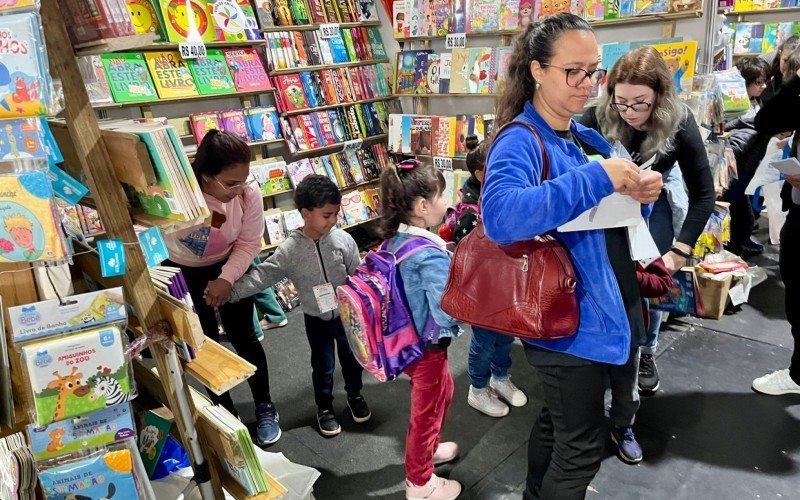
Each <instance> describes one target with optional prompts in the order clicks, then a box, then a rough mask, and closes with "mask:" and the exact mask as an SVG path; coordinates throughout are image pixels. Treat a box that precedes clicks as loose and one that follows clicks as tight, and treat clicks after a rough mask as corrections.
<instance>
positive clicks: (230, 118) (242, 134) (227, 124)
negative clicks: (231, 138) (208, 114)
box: [219, 109, 250, 142]
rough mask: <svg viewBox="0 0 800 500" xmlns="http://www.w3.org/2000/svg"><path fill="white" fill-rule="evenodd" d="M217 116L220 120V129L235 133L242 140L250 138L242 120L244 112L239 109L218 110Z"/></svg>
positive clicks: (245, 140)
mask: <svg viewBox="0 0 800 500" xmlns="http://www.w3.org/2000/svg"><path fill="white" fill-rule="evenodd" d="M219 118H220V120H222V129H223V130H224V131H225V132H228V133H230V134H233V135H235V136H236V137H238V138H239V139H241V140H243V141H244V142H248V141H249V140H250V137H248V135H247V124H246V123H245V121H244V112H243V111H242V110H241V109H230V110H228V111H220V113H219Z"/></svg>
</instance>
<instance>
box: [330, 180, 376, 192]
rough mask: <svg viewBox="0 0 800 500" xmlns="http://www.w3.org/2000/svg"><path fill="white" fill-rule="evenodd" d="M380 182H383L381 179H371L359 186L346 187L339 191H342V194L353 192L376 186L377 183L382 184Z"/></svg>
mask: <svg viewBox="0 0 800 500" xmlns="http://www.w3.org/2000/svg"><path fill="white" fill-rule="evenodd" d="M380 180H381V178H380V177H378V178H377V179H370V180H368V181H364V182H359V183H358V184H353V185H352V186H346V187H343V188H340V189H339V191H341V192H345V191H352V190H354V189H358V188H360V187H364V186H369V185H370V184H375V183H376V182H380Z"/></svg>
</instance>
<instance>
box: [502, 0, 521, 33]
mask: <svg viewBox="0 0 800 500" xmlns="http://www.w3.org/2000/svg"><path fill="white" fill-rule="evenodd" d="M520 3H521V2H520V0H503V1H501V2H500V26H499V29H501V30H503V31H512V30H515V29H517V27H518V26H519V6H520Z"/></svg>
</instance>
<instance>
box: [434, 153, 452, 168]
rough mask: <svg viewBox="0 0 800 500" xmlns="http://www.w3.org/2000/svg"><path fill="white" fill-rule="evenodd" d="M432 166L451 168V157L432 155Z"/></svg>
mask: <svg viewBox="0 0 800 500" xmlns="http://www.w3.org/2000/svg"><path fill="white" fill-rule="evenodd" d="M433 166H434V167H436V168H438V169H439V170H453V159H452V158H450V157H449V156H434V157H433Z"/></svg>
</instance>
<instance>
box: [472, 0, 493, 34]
mask: <svg viewBox="0 0 800 500" xmlns="http://www.w3.org/2000/svg"><path fill="white" fill-rule="evenodd" d="M467 9H468V12H469V25H468V29H467V32H468V33H485V32H487V31H497V30H499V29H500V24H499V19H500V2H498V1H497V0H467Z"/></svg>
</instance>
